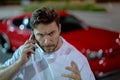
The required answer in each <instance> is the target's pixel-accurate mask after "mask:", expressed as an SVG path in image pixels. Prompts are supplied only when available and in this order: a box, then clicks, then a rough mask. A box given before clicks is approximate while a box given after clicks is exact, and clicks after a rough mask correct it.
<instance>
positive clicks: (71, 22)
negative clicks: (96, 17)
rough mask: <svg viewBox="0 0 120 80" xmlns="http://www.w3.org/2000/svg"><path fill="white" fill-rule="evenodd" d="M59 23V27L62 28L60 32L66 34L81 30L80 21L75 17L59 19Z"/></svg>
mask: <svg viewBox="0 0 120 80" xmlns="http://www.w3.org/2000/svg"><path fill="white" fill-rule="evenodd" d="M60 23H61V26H62V27H61V32H68V31H73V30H77V29H82V28H83V26H82V25H81V24H82V23H81V22H80V20H78V19H77V18H76V17H74V16H72V15H68V16H62V17H60Z"/></svg>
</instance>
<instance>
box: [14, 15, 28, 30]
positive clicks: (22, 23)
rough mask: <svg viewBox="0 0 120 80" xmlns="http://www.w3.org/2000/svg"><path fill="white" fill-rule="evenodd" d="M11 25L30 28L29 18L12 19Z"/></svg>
mask: <svg viewBox="0 0 120 80" xmlns="http://www.w3.org/2000/svg"><path fill="white" fill-rule="evenodd" d="M13 25H15V26H16V27H18V28H20V29H30V24H29V18H27V17H25V18H17V19H14V20H13Z"/></svg>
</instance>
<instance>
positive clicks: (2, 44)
mask: <svg viewBox="0 0 120 80" xmlns="http://www.w3.org/2000/svg"><path fill="white" fill-rule="evenodd" d="M0 50H1V51H2V52H3V53H7V52H8V51H9V50H10V42H9V39H8V37H7V35H6V34H4V33H2V34H0Z"/></svg>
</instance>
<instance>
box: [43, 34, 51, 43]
mask: <svg viewBox="0 0 120 80" xmlns="http://www.w3.org/2000/svg"><path fill="white" fill-rule="evenodd" d="M51 39H52V38H51V36H49V35H46V36H45V37H44V44H45V45H48V44H49V43H50V42H51Z"/></svg>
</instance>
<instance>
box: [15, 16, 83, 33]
mask: <svg viewBox="0 0 120 80" xmlns="http://www.w3.org/2000/svg"><path fill="white" fill-rule="evenodd" d="M29 20H30V19H29V18H27V17H25V18H17V19H14V20H13V24H14V25H15V26H16V27H18V28H20V29H30V23H29ZM60 23H61V32H62V33H63V32H68V31H73V30H77V29H82V28H83V25H82V23H81V22H80V20H78V19H77V18H76V17H74V16H73V15H67V16H60Z"/></svg>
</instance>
